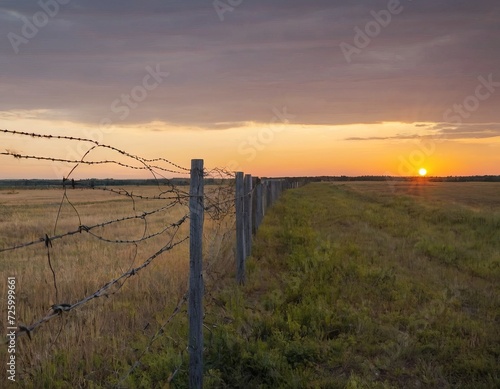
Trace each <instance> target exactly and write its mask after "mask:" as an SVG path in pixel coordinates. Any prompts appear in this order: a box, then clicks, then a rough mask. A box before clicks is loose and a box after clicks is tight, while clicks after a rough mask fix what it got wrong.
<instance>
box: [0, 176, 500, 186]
mask: <svg viewBox="0 0 500 389" xmlns="http://www.w3.org/2000/svg"><path fill="white" fill-rule="evenodd" d="M280 178H283V179H293V180H295V181H297V180H299V181H302V182H325V181H326V182H330V181H401V182H405V181H421V180H425V181H430V182H500V176H494V175H483V176H447V177H401V176H399V177H398V176H317V177H280ZM224 181H227V182H229V181H231V180H230V179H215V178H208V179H206V180H205V185H220V184H221V182H224ZM128 185H131V186H151V185H175V186H186V185H189V179H188V178H172V179H158V180H154V179H146V180H143V179H114V178H89V179H84V180H71V179H69V180H64V181H63V180H44V179H24V180H21V179H18V180H16V179H14V180H12V179H11V180H0V188H29V189H44V188H46V189H48V188H60V187H63V186H66V187H68V188H75V189H76V188H94V187H106V186H128Z"/></svg>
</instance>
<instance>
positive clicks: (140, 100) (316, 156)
mask: <svg viewBox="0 0 500 389" xmlns="http://www.w3.org/2000/svg"><path fill="white" fill-rule="evenodd" d="M499 11H500V2H498V0H476V1H470V0H469V1H465V0H444V1H434V0H420V1H417V0H413V1H411V0H403V1H401V2H399V1H397V0H390V1H387V0H385V1H373V0H370V1H368V0H359V1H357V0H352V1H340V0H316V1H314V0H300V1H299V0H286V1H285V0H275V1H270V0H216V1H214V0H184V1H168V0H163V1H156V0H147V1H131V0H99V1H98V0H85V1H83V0H41V1H39V2H38V1H26V0H2V1H1V2H0V129H8V130H18V131H27V132H38V133H44V134H54V135H70V136H75V137H85V138H91V139H94V140H97V141H99V142H102V143H104V144H109V145H112V146H115V147H117V148H120V149H124V150H126V151H128V152H130V153H133V154H137V155H140V156H142V157H145V158H156V157H163V158H167V159H169V160H172V161H174V162H175V163H177V164H179V165H181V166H185V167H189V165H190V160H191V159H192V158H203V159H205V166H207V167H209V168H211V167H227V168H229V169H231V170H243V171H245V172H248V173H252V174H254V175H262V176H303V175H365V174H367V175H394V176H399V175H416V174H417V173H418V170H419V168H421V167H425V168H426V169H427V170H428V173H429V175H439V176H443V175H445V176H446V175H475V174H481V175H482V174H500V22H499V21H500V12H499ZM88 148H89V145H88V144H85V143H78V142H64V141H55V140H50V141H48V140H37V139H33V138H25V137H20V136H16V135H9V134H5V133H1V132H0V152H5V151H6V150H10V151H14V152H16V153H19V154H29V155H40V156H49V157H58V158H66V159H75V158H76V159H79V158H81V157H82V156H83V154H84V153H85V151H86V150H87V149H88ZM115 157H116V158H120V157H119V156H115V155H113V154H112V153H110V152H106V153H104V152H102V151H101V152H97V153H96V154H94V155H91V156H90V157H89V159H95V160H98V159H109V158H111V159H113V158H115ZM69 170H70V166H69V165H66V164H61V163H59V164H54V163H51V164H50V163H41V162H40V161H33V160H31V161H25V160H18V159H14V158H13V157H9V156H5V155H0V178H61V177H62V176H64V175H65V174H67V172H68V171H69ZM136 176H137V173H136V172H134V171H130V170H127V169H123V168H119V167H113V166H107V167H106V168H105V169H103V168H96V167H92V168H82V169H79V170H78V171H76V172H75V178H84V177H136Z"/></svg>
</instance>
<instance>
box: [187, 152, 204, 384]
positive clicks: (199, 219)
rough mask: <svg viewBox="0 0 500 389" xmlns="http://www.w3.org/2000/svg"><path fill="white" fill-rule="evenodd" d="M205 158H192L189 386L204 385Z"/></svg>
mask: <svg viewBox="0 0 500 389" xmlns="http://www.w3.org/2000/svg"><path fill="white" fill-rule="evenodd" d="M203 213H204V206H203V160H202V159H193V160H191V181H190V189H189V215H190V216H189V220H190V227H189V230H190V231H189V233H190V238H189V307H188V314H189V387H190V388H191V389H198V388H202V386H203V292H204V290H203V277H202V270H203V256H202V240H203V218H204V214H203Z"/></svg>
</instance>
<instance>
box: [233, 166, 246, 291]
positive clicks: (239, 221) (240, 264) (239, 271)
mask: <svg viewBox="0 0 500 389" xmlns="http://www.w3.org/2000/svg"><path fill="white" fill-rule="evenodd" d="M235 202H236V204H235V208H236V281H237V282H238V284H240V285H242V284H244V283H245V277H246V274H245V258H246V255H245V251H246V250H245V246H246V245H245V220H244V212H245V207H244V202H245V186H244V183H243V172H237V173H236V196H235Z"/></svg>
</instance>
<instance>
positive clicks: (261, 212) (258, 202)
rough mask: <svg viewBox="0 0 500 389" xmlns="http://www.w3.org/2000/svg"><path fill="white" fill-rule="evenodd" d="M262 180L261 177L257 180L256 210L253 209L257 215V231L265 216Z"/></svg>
mask: <svg viewBox="0 0 500 389" xmlns="http://www.w3.org/2000/svg"><path fill="white" fill-rule="evenodd" d="M262 200H263V199H262V182H261V180H260V178H259V179H257V182H256V187H255V202H254V204H255V210H254V211H253V213H254V215H255V226H254V230H255V233H257V230H258V229H259V227H260V224H261V223H262V219H263V218H264V208H263V201H262Z"/></svg>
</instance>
